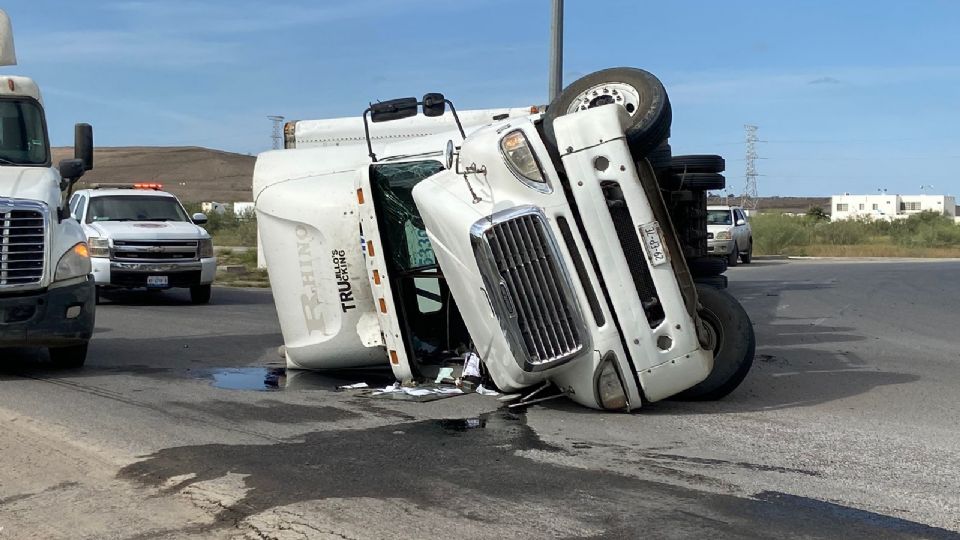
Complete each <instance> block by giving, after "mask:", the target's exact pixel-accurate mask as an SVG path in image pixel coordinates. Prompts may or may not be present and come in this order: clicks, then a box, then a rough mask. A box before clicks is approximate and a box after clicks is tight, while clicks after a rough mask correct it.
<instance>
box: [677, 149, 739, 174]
mask: <svg viewBox="0 0 960 540" xmlns="http://www.w3.org/2000/svg"><path fill="white" fill-rule="evenodd" d="M726 168H727V162H726V161H724V159H723V156H717V155H712V154H703V155H692V156H673V159H672V160H670V171H671V172H674V173H679V174H682V173H722V172H723V171H724V169H726Z"/></svg>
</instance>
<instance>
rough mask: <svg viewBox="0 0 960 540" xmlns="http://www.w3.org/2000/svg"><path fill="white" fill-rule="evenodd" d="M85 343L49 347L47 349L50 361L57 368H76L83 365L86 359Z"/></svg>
mask: <svg viewBox="0 0 960 540" xmlns="http://www.w3.org/2000/svg"><path fill="white" fill-rule="evenodd" d="M87 345H88V343H81V344H80V345H71V346H69V347H50V348H49V349H47V351H48V352H49V353H50V361H51V362H53V365H54V366H56V367H58V368H78V367H83V364H84V362H86V361H87Z"/></svg>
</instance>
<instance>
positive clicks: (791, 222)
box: [750, 214, 812, 255]
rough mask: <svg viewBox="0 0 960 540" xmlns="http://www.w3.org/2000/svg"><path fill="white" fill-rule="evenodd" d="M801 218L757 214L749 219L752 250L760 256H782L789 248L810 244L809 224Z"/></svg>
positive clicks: (808, 221)
mask: <svg viewBox="0 0 960 540" xmlns="http://www.w3.org/2000/svg"><path fill="white" fill-rule="evenodd" d="M811 223H812V221H810V220H807V219H805V218H802V217H794V216H787V215H784V214H758V215H755V216H753V217H752V218H751V219H750V226H751V227H752V228H753V245H754V250H755V251H756V252H757V253H760V254H769V255H782V254H785V253H786V252H787V248H789V247H791V246H805V245H807V244H809V243H810V229H811V227H810V224H811Z"/></svg>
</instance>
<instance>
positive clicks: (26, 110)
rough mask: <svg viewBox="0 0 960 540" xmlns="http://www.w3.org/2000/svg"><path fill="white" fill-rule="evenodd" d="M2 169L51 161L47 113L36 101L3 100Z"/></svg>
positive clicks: (0, 113) (0, 118) (0, 121)
mask: <svg viewBox="0 0 960 540" xmlns="http://www.w3.org/2000/svg"><path fill="white" fill-rule="evenodd" d="M0 130H2V132H0V165H46V164H47V163H49V161H50V156H49V154H50V153H49V151H48V148H47V134H46V129H45V127H44V123H43V110H42V109H41V108H40V105H39V104H37V103H36V102H35V101H33V100H27V99H0Z"/></svg>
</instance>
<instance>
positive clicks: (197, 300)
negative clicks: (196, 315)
mask: <svg viewBox="0 0 960 540" xmlns="http://www.w3.org/2000/svg"><path fill="white" fill-rule="evenodd" d="M212 293H213V287H212V286H211V285H194V286H193V287H190V302H192V303H194V304H209V303H210V295H211V294H212Z"/></svg>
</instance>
